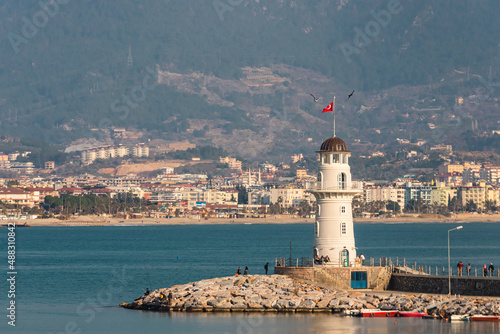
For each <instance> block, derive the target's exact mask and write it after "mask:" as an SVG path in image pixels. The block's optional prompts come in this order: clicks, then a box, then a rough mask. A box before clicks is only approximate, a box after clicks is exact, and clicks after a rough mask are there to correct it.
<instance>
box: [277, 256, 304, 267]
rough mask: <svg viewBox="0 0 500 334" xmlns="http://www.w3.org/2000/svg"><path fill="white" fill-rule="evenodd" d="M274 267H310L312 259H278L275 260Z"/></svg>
mask: <svg viewBox="0 0 500 334" xmlns="http://www.w3.org/2000/svg"><path fill="white" fill-rule="evenodd" d="M274 265H275V267H312V266H313V259H312V258H311V257H299V258H290V257H287V258H285V257H280V258H275V261H274Z"/></svg>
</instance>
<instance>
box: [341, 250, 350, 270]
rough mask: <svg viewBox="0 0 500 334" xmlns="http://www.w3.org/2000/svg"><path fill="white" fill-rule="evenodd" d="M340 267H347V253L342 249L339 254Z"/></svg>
mask: <svg viewBox="0 0 500 334" xmlns="http://www.w3.org/2000/svg"><path fill="white" fill-rule="evenodd" d="M340 265H341V266H342V267H349V251H348V250H347V249H343V250H342V251H341V252H340Z"/></svg>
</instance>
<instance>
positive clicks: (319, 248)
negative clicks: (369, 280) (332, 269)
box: [311, 135, 360, 267]
mask: <svg viewBox="0 0 500 334" xmlns="http://www.w3.org/2000/svg"><path fill="white" fill-rule="evenodd" d="M318 153H319V155H320V159H321V165H320V167H319V173H318V182H317V186H316V188H315V189H314V190H312V191H311V193H312V194H314V196H315V197H316V202H317V210H316V226H315V231H314V250H313V257H314V258H316V257H319V258H321V257H324V258H327V257H328V258H329V260H330V261H328V262H327V263H326V264H327V265H332V266H337V267H338V266H341V267H347V266H351V265H354V263H355V259H356V247H355V242H354V228H353V219H352V199H353V197H354V196H355V195H356V194H357V193H358V192H359V191H360V190H358V189H355V188H358V187H353V185H352V183H351V168H350V166H349V157H350V155H351V152H350V151H349V150H348V149H347V145H346V143H345V142H344V141H343V140H342V139H340V138H338V137H336V136H335V135H334V136H333V137H331V138H328V139H327V140H325V141H324V142H323V144H321V149H320V150H319V151H318Z"/></svg>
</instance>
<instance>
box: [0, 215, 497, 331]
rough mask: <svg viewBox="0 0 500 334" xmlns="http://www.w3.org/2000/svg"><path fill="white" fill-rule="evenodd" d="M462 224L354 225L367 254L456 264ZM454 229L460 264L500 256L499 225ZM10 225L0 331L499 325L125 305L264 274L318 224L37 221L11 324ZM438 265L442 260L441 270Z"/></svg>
mask: <svg viewBox="0 0 500 334" xmlns="http://www.w3.org/2000/svg"><path fill="white" fill-rule="evenodd" d="M458 225H460V224H456V223H455V224H449V223H436V224H434V223H422V224H421V223H412V224H410V223H401V224H399V223H391V224H383V223H368V224H366V223H365V224H355V226H354V229H355V235H356V246H357V247H358V254H359V253H363V254H364V255H365V257H366V258H367V259H369V258H370V257H373V258H377V259H378V258H380V257H391V258H392V259H393V261H395V259H396V258H399V261H400V262H401V261H402V259H403V258H406V262H407V263H414V262H415V261H416V262H417V264H418V265H430V266H433V267H435V266H438V267H440V268H442V267H443V266H446V265H447V231H448V230H449V229H451V228H454V227H456V226H458ZM461 225H463V226H464V228H463V229H462V230H456V231H452V232H451V233H450V237H451V258H452V260H451V261H452V265H453V264H456V263H457V262H458V261H459V260H461V261H462V262H464V263H465V264H467V263H471V265H472V266H473V267H478V268H479V267H482V265H483V264H484V263H487V264H489V263H490V262H493V264H494V265H495V266H496V267H498V266H499V265H500V245H499V237H500V224H498V223H463V224H461ZM7 232H8V230H7V228H1V229H0V252H2V254H3V255H2V256H1V259H2V265H1V266H0V268H1V270H2V274H3V279H2V280H1V284H0V296H1V297H0V309H1V311H0V314H1V318H0V319H1V320H0V333H137V332H140V333H160V332H162V333H400V332H405V333H499V332H500V327H499V324H498V323H444V322H441V321H434V320H421V319H397V324H396V323H395V320H394V319H362V318H344V317H341V316H338V315H330V314H288V315H287V314H273V315H270V314H250V315H247V314H210V313H201V314H199V313H195V314H192V313H155V312H144V311H133V310H127V309H123V308H120V307H119V306H118V304H119V303H120V302H131V301H133V300H134V299H135V298H137V297H139V296H140V295H142V293H143V292H144V290H145V289H146V288H149V289H150V290H154V289H156V288H165V287H170V286H172V285H175V284H183V283H187V282H193V281H197V280H201V279H206V278H212V277H217V276H230V275H234V273H235V272H236V270H237V268H238V267H242V268H244V267H245V266H248V267H249V273H250V274H264V264H265V263H266V262H270V264H271V266H270V267H272V265H273V264H274V259H275V258H276V257H278V258H279V257H286V258H288V257H289V253H290V242H291V244H292V257H293V258H297V257H310V256H311V252H312V243H313V233H314V226H313V224H279V225H260V224H258V225H257V224H256V225H244V224H234V225H199V226H196V225H192V226H109V227H29V228H17V229H16V263H15V266H16V268H15V269H16V272H17V274H16V275H15V276H16V287H15V289H16V292H15V294H16V297H15V302H16V322H15V324H16V326H15V327H12V326H10V325H8V321H9V319H8V317H7V314H8V312H9V311H8V310H7V307H9V301H10V300H11V299H9V298H8V297H7V295H8V291H9V285H8V282H7V279H8V278H9V275H8V274H7V273H8V272H9V268H8V262H7V261H8V259H7V241H8V235H7ZM433 270H434V269H433Z"/></svg>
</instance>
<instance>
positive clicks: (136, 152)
mask: <svg viewBox="0 0 500 334" xmlns="http://www.w3.org/2000/svg"><path fill="white" fill-rule="evenodd" d="M132 155H133V156H134V157H139V158H140V157H149V147H147V145H146V144H144V143H140V144H137V145H135V146H134V147H133V148H132Z"/></svg>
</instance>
